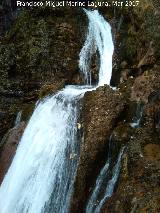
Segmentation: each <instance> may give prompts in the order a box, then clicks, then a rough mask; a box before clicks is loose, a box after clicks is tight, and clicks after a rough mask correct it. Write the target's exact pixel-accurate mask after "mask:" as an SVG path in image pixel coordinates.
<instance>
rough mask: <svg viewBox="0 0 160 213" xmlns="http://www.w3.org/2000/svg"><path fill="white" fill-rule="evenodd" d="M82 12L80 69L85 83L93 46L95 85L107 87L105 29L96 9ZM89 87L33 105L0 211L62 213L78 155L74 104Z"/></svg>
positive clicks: (0, 195)
mask: <svg viewBox="0 0 160 213" xmlns="http://www.w3.org/2000/svg"><path fill="white" fill-rule="evenodd" d="M86 14H87V16H88V18H89V32H88V37H87V40H86V42H85V45H84V47H83V49H82V51H81V53H80V68H81V71H82V72H84V74H85V76H86V79H88V72H89V66H88V63H87V60H88V59H89V57H90V56H89V54H91V53H92V51H91V50H93V49H94V48H97V49H98V51H99V55H100V71H99V83H98V85H103V84H109V82H110V78H111V72H112V54H113V42H112V35H111V28H110V26H109V24H108V23H107V22H106V21H105V20H104V19H103V17H102V16H101V15H100V14H99V13H98V11H86ZM87 81H88V82H89V79H88V80H87ZM93 89H96V87H91V86H90V87H89V86H87V85H86V86H81V87H80V86H67V87H65V88H64V89H63V90H61V91H59V92H58V93H57V94H55V95H54V96H52V97H48V98H46V99H44V100H43V101H41V102H40V103H39V104H38V106H37V107H36V109H35V111H34V113H33V115H32V117H31V119H30V121H29V123H28V125H27V128H26V130H25V132H24V134H23V136H22V139H21V141H20V144H19V146H18V149H17V152H16V155H15V157H14V159H13V162H12V164H11V166H10V168H9V170H8V172H7V174H6V176H5V178H4V180H3V182H2V185H1V187H0V212H1V213H50V212H54V213H65V212H67V209H68V205H69V200H70V196H71V193H72V189H73V181H74V176H75V172H76V167H77V161H78V154H79V143H78V140H77V125H76V124H77V118H78V111H79V110H78V102H79V100H80V99H81V98H82V97H83V95H84V93H85V92H86V91H89V90H93Z"/></svg>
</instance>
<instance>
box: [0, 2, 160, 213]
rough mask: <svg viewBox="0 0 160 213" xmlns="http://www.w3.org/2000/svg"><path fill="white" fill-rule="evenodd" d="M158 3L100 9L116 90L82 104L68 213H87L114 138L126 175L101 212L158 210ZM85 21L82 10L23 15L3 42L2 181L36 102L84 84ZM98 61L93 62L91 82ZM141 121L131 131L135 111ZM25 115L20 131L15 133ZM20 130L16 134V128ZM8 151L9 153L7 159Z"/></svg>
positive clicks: (105, 89) (95, 95)
mask: <svg viewBox="0 0 160 213" xmlns="http://www.w3.org/2000/svg"><path fill="white" fill-rule="evenodd" d="M159 8H160V4H159V2H158V1H156V0H146V1H143V3H140V5H139V6H138V7H133V8H119V7H116V8H104V7H103V8H99V10H100V12H101V13H102V14H103V15H104V16H105V18H106V19H107V20H109V22H110V24H111V25H112V32H113V39H114V44H115V52H114V58H113V75H112V80H111V84H112V85H113V86H116V87H117V88H118V89H117V90H116V91H114V90H112V89H111V88H109V87H108V86H105V87H101V88H99V89H97V90H96V91H92V92H87V93H86V94H85V96H84V99H83V102H82V113H81V118H82V119H81V121H80V122H81V124H80V128H81V130H82V138H81V141H82V145H81V149H80V160H79V165H78V169H77V175H76V179H75V187H74V193H73V197H72V202H71V206H70V212H73V213H74V212H84V210H85V206H86V202H87V200H88V198H89V195H90V192H91V191H92V189H93V186H94V183H95V179H96V177H97V175H98V174H99V171H100V169H101V168H102V166H103V165H104V163H105V161H106V158H107V153H108V141H109V137H110V135H113V141H114V143H115V144H116V148H115V155H116V156H117V153H118V152H119V150H120V148H121V147H122V146H124V145H125V147H126V149H125V152H124V154H123V157H122V165H121V171H120V177H119V180H118V183H117V185H116V188H115V191H114V193H113V195H112V197H111V198H109V199H108V200H107V201H106V203H105V205H104V206H103V208H102V212H118V213H119V212H124V213H125V212H126V213H127V212H159V211H160V207H159V197H160V191H159V187H158V184H159V176H160V174H159V171H160V168H159V165H160V163H159V161H160V155H159V153H160V144H159V137H160V135H159V128H160V108H159V103H160V91H159V89H160V49H159V45H160V12H159ZM86 26H87V22H86V18H85V15H84V14H83V12H82V10H80V9H74V10H73V9H69V8H68V9H50V8H41V9H38V10H37V9H34V10H29V11H28V10H26V11H23V12H22V13H21V14H20V16H19V17H18V18H17V20H16V22H15V24H14V25H13V26H12V28H11V29H10V31H9V32H8V33H7V34H6V35H5V36H4V37H2V38H1V39H0V44H1V45H0V74H1V79H0V137H1V139H2V142H1V145H0V153H1V155H0V164H1V165H2V166H1V168H2V169H1V172H0V175H1V179H2V178H3V176H4V173H5V171H6V170H7V167H8V165H9V163H10V162H11V159H12V157H13V155H14V152H15V148H16V146H17V143H18V141H19V138H20V136H21V134H22V132H23V129H24V126H25V123H27V121H28V119H29V117H30V115H31V113H32V111H33V108H34V105H35V102H36V101H37V100H38V99H39V98H42V97H44V96H45V95H48V94H50V93H54V92H56V91H57V90H59V89H60V88H62V87H64V85H65V84H77V83H78V84H82V83H83V81H82V78H81V76H80V74H79V68H78V54H79V51H80V48H81V46H82V44H83V41H84V39H85V33H86ZM96 63H97V62H95V61H94V62H93V65H92V66H93V74H94V75H93V76H94V79H93V81H95V80H96V74H95V72H96V69H97V67H98V64H96ZM139 104H142V105H143V115H142V117H141V121H140V124H139V126H137V128H133V127H131V125H130V124H131V123H132V118H133V117H134V116H135V114H136V108H137V105H139ZM19 111H22V116H21V122H24V123H20V124H19V127H18V126H16V128H15V127H14V121H15V119H16V116H17V113H18V112H19ZM13 127H14V128H13ZM5 153H6V154H5Z"/></svg>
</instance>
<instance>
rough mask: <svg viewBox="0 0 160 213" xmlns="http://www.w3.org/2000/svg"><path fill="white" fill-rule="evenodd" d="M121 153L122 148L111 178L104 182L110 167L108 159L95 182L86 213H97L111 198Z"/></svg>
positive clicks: (119, 165) (118, 170)
mask: <svg viewBox="0 0 160 213" xmlns="http://www.w3.org/2000/svg"><path fill="white" fill-rule="evenodd" d="M123 152H124V148H122V149H121V151H120V153H119V156H118V160H117V162H116V164H115V166H114V168H113V174H112V177H111V178H110V179H109V180H108V181H107V182H106V178H107V173H109V166H110V159H109V158H108V160H107V162H106V164H105V165H104V167H103V168H102V170H101V172H100V174H99V176H98V178H97V180H96V184H95V188H94V190H93V192H92V194H91V197H90V199H89V201H88V204H87V207H86V213H99V212H100V210H101V208H102V207H103V205H104V203H105V202H106V200H107V198H109V197H111V195H112V193H113V190H114V187H115V184H116V182H117V179H118V176H119V172H120V167H121V158H122V155H123ZM105 182H106V183H105ZM102 189H103V193H102ZM104 189H105V190H104Z"/></svg>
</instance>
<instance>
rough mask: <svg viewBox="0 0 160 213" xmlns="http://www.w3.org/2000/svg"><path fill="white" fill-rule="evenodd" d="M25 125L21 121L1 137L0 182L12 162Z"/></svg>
mask: <svg viewBox="0 0 160 213" xmlns="http://www.w3.org/2000/svg"><path fill="white" fill-rule="evenodd" d="M25 126H26V124H25V122H21V123H20V124H19V125H18V126H16V127H14V128H13V129H10V130H9V131H8V132H7V133H6V135H5V136H4V137H3V139H2V143H1V146H0V165H1V166H0V183H1V182H2V180H3V178H4V175H5V174H6V172H7V170H8V168H9V166H10V164H11V162H12V159H13V157H14V154H15V151H16V148H17V146H18V143H19V141H20V139H21V136H22V134H23V131H24V129H25Z"/></svg>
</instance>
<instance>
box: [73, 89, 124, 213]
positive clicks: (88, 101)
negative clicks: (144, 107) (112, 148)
mask: <svg viewBox="0 0 160 213" xmlns="http://www.w3.org/2000/svg"><path fill="white" fill-rule="evenodd" d="M123 109H124V103H123V100H122V97H121V95H120V94H119V93H118V92H115V91H113V90H112V89H110V88H109V87H108V86H106V87H100V88H98V89H96V90H95V91H92V92H87V93H86V94H85V95H84V98H83V109H82V120H83V121H82V128H83V136H82V140H83V141H82V146H81V151H80V160H79V165H78V171H77V175H76V180H75V188H74V194H73V198H72V203H71V209H70V212H83V211H84V207H85V206H84V204H85V202H86V199H87V198H88V195H89V193H90V190H91V187H92V186H93V184H94V181H95V178H96V176H97V175H98V173H99V170H100V168H101V166H102V165H103V164H104V160H106V158H107V154H108V141H109V137H110V135H111V133H112V130H113V128H114V127H115V125H116V124H117V121H118V119H120V117H121V114H122V112H123Z"/></svg>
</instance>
